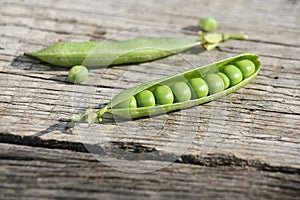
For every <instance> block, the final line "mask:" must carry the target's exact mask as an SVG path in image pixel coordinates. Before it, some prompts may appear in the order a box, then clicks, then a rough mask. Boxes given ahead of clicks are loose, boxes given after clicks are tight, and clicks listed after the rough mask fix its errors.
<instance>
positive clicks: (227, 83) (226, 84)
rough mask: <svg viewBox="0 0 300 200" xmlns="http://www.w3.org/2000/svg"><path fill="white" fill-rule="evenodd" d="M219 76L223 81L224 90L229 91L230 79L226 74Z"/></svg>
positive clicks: (220, 73)
mask: <svg viewBox="0 0 300 200" xmlns="http://www.w3.org/2000/svg"><path fill="white" fill-rule="evenodd" d="M218 75H219V76H220V77H221V78H222V79H223V82H224V89H227V88H228V87H229V86H230V80H229V78H228V77H227V76H226V75H225V74H223V73H222V72H219V73H218Z"/></svg>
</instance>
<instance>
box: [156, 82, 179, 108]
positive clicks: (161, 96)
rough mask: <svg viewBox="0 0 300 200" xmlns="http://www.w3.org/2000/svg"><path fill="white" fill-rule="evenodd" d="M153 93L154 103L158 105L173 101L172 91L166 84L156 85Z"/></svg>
mask: <svg viewBox="0 0 300 200" xmlns="http://www.w3.org/2000/svg"><path fill="white" fill-rule="evenodd" d="M153 94H154V96H155V100H156V104H158V105H164V104H171V103H173V102H174V95H173V92H172V90H171V89H170V88H169V87H168V86H166V85H160V86H158V87H156V88H155V89H154V91H153Z"/></svg>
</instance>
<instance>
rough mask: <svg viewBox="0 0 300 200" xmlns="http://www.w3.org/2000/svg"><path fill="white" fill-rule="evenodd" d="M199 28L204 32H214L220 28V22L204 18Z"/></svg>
mask: <svg viewBox="0 0 300 200" xmlns="http://www.w3.org/2000/svg"><path fill="white" fill-rule="evenodd" d="M199 27H200V28H201V30H203V31H204V32H212V31H214V30H215V29H216V28H217V27H218V22H217V20H216V19H215V18H212V17H204V18H202V19H201V20H200V21H199Z"/></svg>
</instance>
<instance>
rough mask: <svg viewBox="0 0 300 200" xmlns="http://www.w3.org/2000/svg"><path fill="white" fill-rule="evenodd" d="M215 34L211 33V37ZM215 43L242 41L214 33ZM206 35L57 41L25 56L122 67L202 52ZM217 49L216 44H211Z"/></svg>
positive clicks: (62, 63)
mask: <svg viewBox="0 0 300 200" xmlns="http://www.w3.org/2000/svg"><path fill="white" fill-rule="evenodd" d="M214 35H215V34H214ZM217 35H219V37H218V38H221V39H220V41H218V42H217V43H218V44H219V42H226V41H227V40H229V39H238V40H245V39H247V37H246V36H245V35H234V34H233V35H229V34H226V33H222V34H217ZM209 36H210V35H209V34H205V35H201V36H197V37H195V38H193V39H189V38H187V37H160V38H138V39H131V40H124V41H104V42H61V43H57V44H54V45H51V46H48V47H46V48H44V49H41V50H40V51H37V52H26V53H24V54H25V55H26V56H31V57H35V58H38V59H40V60H42V61H44V62H47V63H50V64H53V65H57V66H62V67H71V66H74V65H85V66H87V67H96V66H110V65H123V64H128V63H142V62H148V61H152V60H156V59H160V58H164V57H167V56H170V55H174V54H176V53H179V52H182V51H185V50H187V49H190V48H192V47H196V46H199V45H202V46H203V47H204V48H205V49H207V50H209V49H211V47H210V48H207V45H208V44H210V43H211V40H210V39H208V38H210V37H209ZM215 46H217V45H215Z"/></svg>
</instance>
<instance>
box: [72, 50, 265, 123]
mask: <svg viewBox="0 0 300 200" xmlns="http://www.w3.org/2000/svg"><path fill="white" fill-rule="evenodd" d="M245 59H247V60H251V62H253V63H254V64H255V72H254V73H253V74H252V75H251V76H250V77H247V78H244V79H243V80H242V81H240V82H239V83H236V84H235V85H232V86H230V87H228V88H227V89H225V87H224V82H223V79H222V78H221V77H220V76H219V75H218V73H217V71H219V70H221V69H224V67H225V66H228V65H232V64H233V63H235V62H236V61H239V60H245ZM259 70H260V62H259V61H258V56H257V55H255V54H250V53H244V54H240V55H237V56H234V57H232V58H228V59H225V60H221V61H218V62H215V63H212V64H210V65H206V66H203V67H199V68H196V69H193V70H190V71H187V72H184V73H181V74H178V75H175V76H171V77H166V78H162V79H159V80H155V81H151V82H147V83H143V84H140V85H137V86H135V87H132V88H129V89H127V90H124V91H123V92H121V93H119V94H117V95H116V96H115V97H113V98H112V100H111V102H110V103H108V104H107V106H105V107H104V108H102V109H101V110H99V111H95V113H96V114H97V117H98V120H99V121H101V119H102V116H103V114H104V113H110V114H112V115H116V116H119V117H123V118H130V119H135V118H139V117H144V116H150V115H156V114H162V113H166V112H170V111H175V110H180V109H185V108H189V107H192V106H196V105H200V104H203V103H206V102H209V101H212V100H215V99H218V98H220V97H222V96H225V95H228V94H230V93H232V92H234V91H236V90H238V89H240V88H242V87H243V86H244V85H246V84H248V83H249V82H250V81H252V80H253V79H254V78H255V77H256V75H257V74H258V72H259ZM230 75H231V74H226V76H228V78H230ZM198 78H201V79H202V80H204V81H205V83H206V84H207V85H208V87H209V89H211V88H212V85H214V84H215V83H214V82H213V80H216V81H217V82H218V84H217V87H216V88H217V89H213V92H209V94H208V95H207V96H205V95H204V93H203V97H197V98H195V99H190V98H191V94H192V92H191V89H190V87H191V84H190V82H193V80H197V79H198ZM183 80H186V82H185V81H183ZM187 83H188V84H187ZM158 86H168V87H169V88H171V90H172V93H173V95H174V97H176V93H177V92H179V93H182V89H185V87H187V88H188V89H189V90H188V91H189V94H188V92H187V93H186V94H187V95H182V97H180V99H177V101H174V102H173V103H167V104H163V105H159V104H156V105H155V98H154V95H153V93H152V92H151V91H155V89H156V88H157V87H158ZM174 86H176V87H174ZM191 88H193V87H191ZM177 89H178V90H177ZM144 93H145V94H147V95H144ZM183 94H185V93H183ZM132 96H135V98H136V101H137V108H120V109H119V108H115V105H118V104H120V103H121V102H124V100H126V99H129V98H131V97H132ZM145 96H148V97H150V99H152V100H150V101H149V98H145ZM177 96H178V94H177ZM183 97H184V98H183ZM177 98H178V97H177ZM145 99H146V100H145ZM140 101H143V102H144V103H143V104H140ZM149 102H150V103H149ZM170 102H171V101H170ZM89 113H90V112H87V113H85V114H83V115H80V116H83V118H86V117H87V115H89ZM78 118H79V117H78V115H77V116H75V117H74V118H73V119H74V120H77V121H82V120H78Z"/></svg>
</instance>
